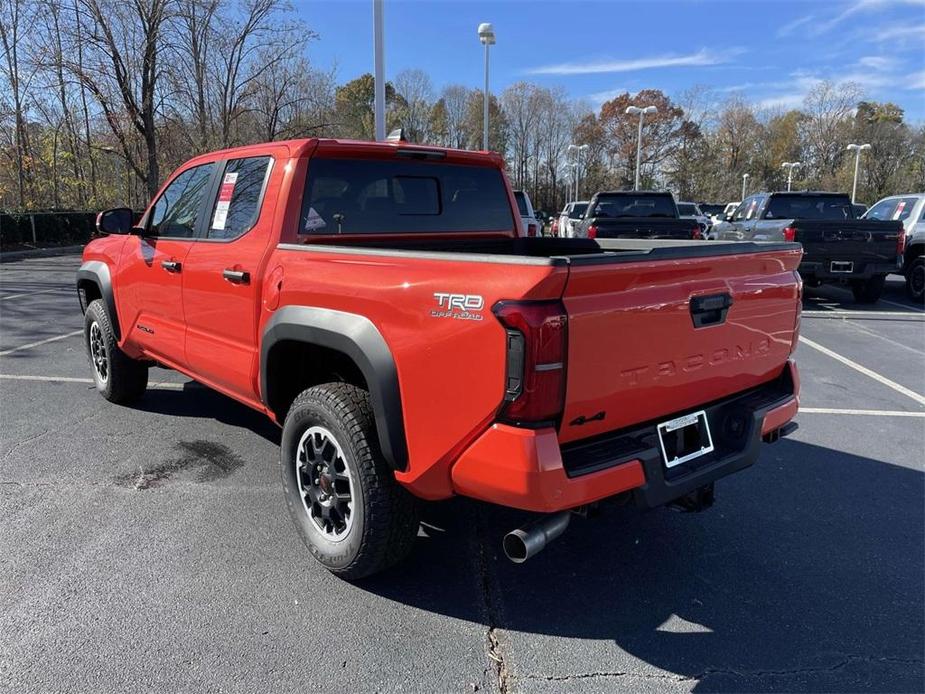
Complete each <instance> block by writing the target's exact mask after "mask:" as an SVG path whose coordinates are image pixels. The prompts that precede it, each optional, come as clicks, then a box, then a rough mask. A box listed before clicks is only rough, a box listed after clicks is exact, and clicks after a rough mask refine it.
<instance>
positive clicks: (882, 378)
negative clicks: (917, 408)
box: [800, 335, 925, 405]
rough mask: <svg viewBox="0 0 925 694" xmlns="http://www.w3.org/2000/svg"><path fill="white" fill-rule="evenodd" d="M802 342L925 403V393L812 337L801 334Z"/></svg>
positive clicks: (921, 403)
mask: <svg viewBox="0 0 925 694" xmlns="http://www.w3.org/2000/svg"><path fill="white" fill-rule="evenodd" d="M800 342H802V343H804V344H805V345H806V346H807V347H812V348H813V349H815V350H817V351H819V352H822V353H823V354H825V355H826V356H828V357H832V359H835V360H836V361H840V362H841V363H842V364H844V365H845V366H847V367H849V368H851V369H854V370H855V371H857V372H859V373H862V374H864V375H865V376H868V377H870V378H872V379H874V380H875V381H877V382H879V383H882V384H883V385H885V386H887V387H888V388H892V389H893V390H895V391H896V392H897V393H902V394H903V395H905V396H906V397H909V398H912V399H913V400H915V401H916V402H917V403H918V404H920V405H925V395H919V394H918V393H916V392H915V391H914V390H910V389H909V388H906V386H901V385H899V384H898V383H897V382H896V381H891V380H890V379H888V378H887V377H886V376H881V375H880V374H878V373H877V372H876V371H871V370H870V369H868V368H867V367H866V366H861V365H860V364H858V363H857V362H856V361H852V360H851V359H849V358H848V357H843V356H842V355H841V354H838V353H837V352H833V351H832V350H830V349H829V348H828V347H823V346H822V345H820V344H819V343H818V342H813V341H812V340H810V339H809V338H807V337H803V336H802V335H801V336H800Z"/></svg>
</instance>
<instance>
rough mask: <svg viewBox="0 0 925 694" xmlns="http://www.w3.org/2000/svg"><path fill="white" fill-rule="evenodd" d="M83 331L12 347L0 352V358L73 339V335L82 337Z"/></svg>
mask: <svg viewBox="0 0 925 694" xmlns="http://www.w3.org/2000/svg"><path fill="white" fill-rule="evenodd" d="M83 332H84V331H83V329H82V328H81V329H80V330H75V331H74V332H72V333H65V334H64V335H56V336H55V337H49V338H47V339H45V340H39V341H38V342H30V343H29V344H28V345H21V346H19V347H13V348H11V349H5V350H3V351H2V352H0V357H4V356H6V355H7V354H12V353H13V352H21V351H22V350H24V349H32V348H33V347H38V346H39V345H47V344H48V343H49V342H57V341H58V340H65V339H67V338H69V337H74V336H75V335H83Z"/></svg>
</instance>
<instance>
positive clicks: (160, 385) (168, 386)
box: [0, 374, 189, 390]
mask: <svg viewBox="0 0 925 694" xmlns="http://www.w3.org/2000/svg"><path fill="white" fill-rule="evenodd" d="M0 379H6V380H8V381H39V382H40V383H85V384H87V385H91V386H92V385H93V383H94V381H93V379H92V378H73V377H71V376H31V375H27V374H0ZM187 383H189V381H188V382H187ZM187 383H167V382H166V381H157V382H156V383H149V384H148V388H149V389H151V390H183V387H184V386H186V385H187Z"/></svg>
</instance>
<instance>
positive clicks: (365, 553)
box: [280, 383, 418, 581]
mask: <svg viewBox="0 0 925 694" xmlns="http://www.w3.org/2000/svg"><path fill="white" fill-rule="evenodd" d="M311 427H322V428H323V429H325V430H327V431H328V432H330V433H331V434H332V435H333V437H334V439H335V440H336V442H337V445H339V446H340V449H341V451H342V452H343V456H344V461H345V463H346V465H347V467H348V468H349V469H350V475H351V479H352V481H353V490H352V499H353V501H352V503H353V509H352V512H351V516H352V525H351V526H350V527H349V529H348V530H347V531H346V533H345V534H344V537H343V539H339V540H337V541H332V540H330V539H329V538H328V537H326V536H325V535H324V533H323V532H322V531H321V530H320V529H319V528H318V526H317V525H316V523H315V521H313V520H312V518H311V517H310V516H309V512H308V511H307V509H306V506H305V505H304V504H303V502H302V499H303V497H302V493H301V490H302V488H303V484H304V482H302V481H300V480H299V477H298V474H297V472H296V465H297V462H296V461H297V460H298V456H299V442H300V440H301V439H302V436H303V434H305V432H307V431H308V430H309V429H310V428H311ZM280 475H281V478H282V483H283V491H284V492H285V497H286V505H287V506H288V507H289V513H290V515H291V516H292V520H293V522H294V523H295V525H296V528H298V530H299V534H300V535H301V537H302V540H303V541H304V542H305V545H306V546H307V547H308V550H309V552H311V554H312V556H313V557H314V558H315V559H316V560H318V562H320V563H321V564H322V565H323V566H324V567H325V568H326V569H328V570H329V571H330V572H331V573H333V574H335V575H337V576H340V577H341V578H344V579H347V580H351V581H353V580H357V579H360V578H364V577H366V576H370V575H371V574H374V573H377V572H380V571H382V570H383V569H386V568H388V567H389V566H392V565H393V564H395V563H397V562H398V561H399V560H401V559H403V558H404V557H405V556H407V554H408V553H409V552H410V551H411V549H412V547H413V545H414V539H415V537H416V536H417V531H418V509H417V503H416V500H415V498H414V497H413V496H412V495H411V494H410V493H409V492H408V491H407V490H406V489H405V488H404V487H402V486H401V485H400V484H399V483H398V482H397V481H396V479H395V473H394V471H393V470H392V469H391V467H389V465H388V463H387V462H386V461H385V459H384V458H383V456H382V453H381V450H380V448H379V438H378V436H377V434H376V425H375V418H374V416H373V411H372V406H371V405H370V402H369V393H367V392H366V391H365V390H363V389H361V388H358V387H356V386H353V385H349V384H346V383H325V384H322V385H318V386H313V387H311V388H308V389H307V390H304V391H302V393H301V394H300V395H299V396H298V397H297V398H296V399H295V401H293V403H292V406H291V407H290V408H289V413H288V414H287V416H286V421H285V423H284V424H283V435H282V441H281V443H280Z"/></svg>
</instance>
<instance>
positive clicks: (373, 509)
mask: <svg viewBox="0 0 925 694" xmlns="http://www.w3.org/2000/svg"><path fill="white" fill-rule="evenodd" d="M97 224H98V228H99V230H100V232H101V233H102V237H101V238H98V239H96V240H94V241H92V242H91V243H90V244H89V245H88V246H87V247H86V249H85V251H84V257H83V264H82V265H81V267H80V270H79V271H78V273H77V288H78V294H79V297H80V304H81V307H82V309H83V311H84V313H85V323H86V346H87V353H88V355H89V360H90V363H91V366H92V371H93V377H94V379H95V381H96V385H97V388H98V390H99V391H100V393H101V394H102V395H103V396H104V397H105V398H107V399H108V400H111V401H113V402H117V403H129V402H131V401H133V400H136V399H137V398H140V397H141V396H142V394H143V393H144V390H145V388H146V384H147V379H148V369H149V367H150V366H152V365H159V366H162V367H167V368H171V369H176V370H177V371H179V372H182V373H184V374H186V375H188V376H189V377H190V378H193V379H195V380H197V381H199V382H201V383H203V384H205V385H207V386H209V387H211V388H214V389H215V390H217V391H220V392H221V393H224V394H225V395H227V396H229V397H232V398H234V399H236V400H239V401H240V402H242V403H245V404H247V405H249V406H250V407H253V408H254V409H257V410H260V411H261V412H264V413H266V414H267V415H268V416H269V417H271V418H272V419H273V420H275V421H276V422H277V423H279V424H280V425H282V428H283V431H282V445H281V451H280V472H281V476H282V483H283V488H284V490H285V498H286V501H287V503H288V506H289V510H290V512H291V515H292V518H293V520H294V522H295V525H296V527H297V528H298V530H299V532H300V534H301V536H302V538H303V539H304V541H305V543H306V545H307V546H308V548H309V550H310V551H311V553H312V554H313V555H314V557H315V558H316V559H318V560H319V561H320V562H321V563H322V564H324V566H326V567H327V568H328V569H330V570H331V571H333V572H334V573H336V574H338V575H340V576H343V577H345V578H349V579H355V578H359V577H362V576H366V575H369V574H371V573H374V572H376V571H379V570H381V569H382V568H384V567H386V566H388V565H390V564H391V563H393V562H395V561H397V560H398V559H400V558H401V557H402V556H403V555H405V554H406V553H407V552H408V551H409V550H410V548H411V546H412V544H413V541H414V538H415V535H416V533H417V527H418V520H417V508H416V501H417V498H422V499H430V500H435V499H445V498H448V497H450V496H453V495H456V494H461V495H464V496H468V497H472V498H475V499H480V500H483V501H487V502H491V503H495V504H502V505H504V506H509V507H514V508H517V509H523V510H524V511H529V512H536V513H541V514H544V515H542V516H539V518H538V519H537V520H536V521H535V522H533V523H531V524H529V525H527V526H525V527H523V528H520V529H517V530H515V531H513V532H511V533H509V534H508V535H506V536H505V538H504V542H503V545H504V549H505V551H506V552H507V554H508V556H509V557H511V558H512V559H513V560H515V561H523V560H525V559H527V558H528V557H530V556H532V555H533V554H535V553H536V552H537V551H539V550H540V549H542V548H543V546H544V545H545V543H546V542H548V541H549V540H551V539H552V538H554V537H556V536H557V535H558V534H560V533H561V532H562V531H563V530H564V528H565V526H566V525H567V524H568V520H569V518H570V515H569V514H570V513H572V512H575V511H582V510H584V509H586V508H588V507H589V506H591V505H594V504H596V503H598V502H600V501H602V500H604V499H608V498H612V497H622V498H632V499H633V500H634V501H635V502H636V503H638V504H639V505H640V506H645V507H652V506H658V505H663V504H668V503H673V504H677V505H680V506H682V507H685V508H688V509H699V508H703V507H705V506H708V505H709V504H710V503H712V499H713V483H714V481H715V480H717V479H719V478H721V477H723V476H725V475H728V474H730V473H732V472H735V471H738V470H741V469H743V468H745V467H748V466H749V465H751V464H752V463H754V462H755V460H756V459H757V457H758V453H759V449H760V446H761V443H762V441H773V440H776V439H778V438H779V437H780V436H782V435H783V434H786V433H788V432H789V431H790V430H791V429H792V428H793V427H795V424H793V423H791V419H792V418H793V416H794V415H795V414H796V411H797V403H798V392H799V379H798V376H797V370H796V367H795V365H794V363H793V361H792V359H791V354H792V353H793V350H794V348H795V347H796V344H797V337H798V330H799V321H800V298H801V293H802V286H801V282H800V278H799V275H798V274H797V272H796V269H797V266H798V265H799V262H800V257H801V249H800V246H799V244H794V243H721V242H720V243H709V244H705V243H703V242H701V241H639V240H636V241H633V240H622V241H620V240H595V239H554V238H528V237H526V235H525V234H524V232H523V229H522V228H521V222H520V218H519V215H518V213H517V205H516V202H515V200H514V196H513V193H512V191H511V188H510V185H509V184H508V181H507V179H506V177H505V175H504V172H503V162H502V160H501V158H500V157H499V156H498V155H496V154H491V153H487V152H465V151H456V150H448V149H438V148H429V147H423V146H415V145H408V144H405V143H369V142H345V141H337V140H324V139H320V140H319V139H310V140H299V141H291V142H275V143H271V144H264V145H255V146H248V147H242V148H238V149H232V150H226V151H221V152H215V153H212V154H207V155H203V156H200V157H197V158H195V159H193V160H191V161H189V162H187V163H186V164H184V165H183V166H182V167H181V168H180V169H179V170H177V171H176V172H175V173H174V174H173V175H172V176H171V177H170V179H169V180H168V181H167V183H166V184H165V185H164V187H163V189H162V190H161V191H160V193H159V194H158V195H157V197H156V198H155V199H154V201H153V202H152V204H151V206H150V207H149V208H148V210H147V211H146V212H145V214H144V216H143V217H142V218H141V220H140V221H139V222H138V223H137V225H133V222H132V215H131V212H130V211H129V210H127V209H114V210H107V211H106V212H103V213H101V214H100V216H99V218H98V222H97Z"/></svg>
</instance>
